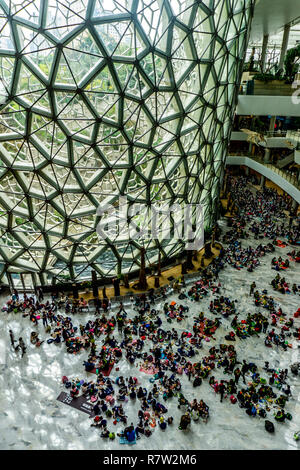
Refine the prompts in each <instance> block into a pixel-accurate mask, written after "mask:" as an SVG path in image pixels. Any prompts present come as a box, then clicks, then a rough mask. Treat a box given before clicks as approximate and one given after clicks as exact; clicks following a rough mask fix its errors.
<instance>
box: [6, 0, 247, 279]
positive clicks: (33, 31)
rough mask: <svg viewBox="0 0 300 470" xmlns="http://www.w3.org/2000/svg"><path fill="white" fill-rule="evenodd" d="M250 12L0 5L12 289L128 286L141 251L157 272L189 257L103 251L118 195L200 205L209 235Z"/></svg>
mask: <svg viewBox="0 0 300 470" xmlns="http://www.w3.org/2000/svg"><path fill="white" fill-rule="evenodd" d="M252 3H253V2H252V0H226V1H225V0H203V1H198V0H172V1H171V0H62V1H59V0H47V1H46V0H34V1H29V0H13V1H9V0H0V79H1V81H0V83H1V86H0V103H1V104H0V161H1V168H0V179H1V188H0V230H1V233H0V236H1V238H0V263H1V269H0V278H1V279H2V281H6V271H7V270H11V272H18V271H19V272H37V273H39V275H40V277H39V280H40V282H41V283H44V284H47V283H51V282H53V279H56V280H69V279H70V280H75V279H83V278H90V272H91V269H95V270H96V271H97V272H98V275H99V276H100V277H101V276H103V277H104V276H111V275H115V274H116V273H119V274H120V273H123V274H124V273H126V272H129V271H132V270H137V269H138V268H139V263H140V248H141V246H144V247H145V248H146V264H148V265H149V264H151V263H157V260H158V256H159V252H160V254H161V258H162V259H164V258H168V257H172V256H175V255H178V254H179V253H180V252H182V251H183V250H184V242H183V241H180V240H174V239H172V238H164V237H162V239H159V240H153V239H149V240H147V241H145V240H144V241H143V242H141V241H139V240H132V239H129V238H126V237H123V238H122V239H121V240H120V239H118V240H116V239H114V238H113V237H109V236H107V238H106V239H103V238H101V237H99V235H98V233H97V230H96V228H97V226H98V224H99V222H101V219H103V218H104V216H103V215H99V212H98V213H97V210H98V208H99V207H100V208H101V207H102V206H103V205H104V204H107V203H111V204H114V203H115V202H116V200H117V198H118V196H120V195H122V196H125V197H127V199H128V201H129V204H130V205H131V206H134V205H135V204H138V203H140V204H143V205H144V206H145V207H147V208H148V209H149V207H151V205H153V204H155V203H161V202H164V203H166V204H170V205H171V204H179V205H183V204H189V203H193V204H202V205H203V208H204V219H205V226H206V227H211V226H212V224H213V223H214V218H215V212H216V207H217V204H218V197H219V180H220V175H221V170H222V166H223V163H224V159H225V157H226V151H227V146H228V141H229V139H230V131H231V124H232V118H233V113H234V105H235V102H236V97H237V92H238V89H239V84H240V79H241V72H242V67H243V59H244V55H245V51H246V46H247V41H248V35H249V24H250V20H251V16H252ZM148 209H147V210H148ZM145 217H146V214H145V213H142V212H140V213H138V214H137V215H136V225H137V226H138V227H140V228H141V227H142V226H143V223H144V221H145ZM162 223H163V222H162V221H158V224H162Z"/></svg>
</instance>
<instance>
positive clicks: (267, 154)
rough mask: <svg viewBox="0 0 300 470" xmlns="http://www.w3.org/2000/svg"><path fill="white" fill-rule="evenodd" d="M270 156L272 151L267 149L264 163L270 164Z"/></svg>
mask: <svg viewBox="0 0 300 470" xmlns="http://www.w3.org/2000/svg"><path fill="white" fill-rule="evenodd" d="M270 156H271V150H270V149H268V148H266V149H265V156H264V162H265V163H269V161H270Z"/></svg>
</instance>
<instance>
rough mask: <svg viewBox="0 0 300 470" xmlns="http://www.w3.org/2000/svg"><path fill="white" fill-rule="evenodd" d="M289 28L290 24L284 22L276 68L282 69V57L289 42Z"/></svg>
mask: <svg viewBox="0 0 300 470" xmlns="http://www.w3.org/2000/svg"><path fill="white" fill-rule="evenodd" d="M290 28H291V26H290V25H289V24H286V25H285V27H284V32H283V38H282V45H281V52H280V59H279V65H278V70H283V64H284V58H285V55H286V51H287V48H288V43H289V36H290Z"/></svg>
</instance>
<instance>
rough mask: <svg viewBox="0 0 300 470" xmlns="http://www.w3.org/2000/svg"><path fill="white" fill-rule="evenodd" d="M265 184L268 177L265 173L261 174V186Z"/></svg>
mask: <svg viewBox="0 0 300 470" xmlns="http://www.w3.org/2000/svg"><path fill="white" fill-rule="evenodd" d="M265 184H266V177H265V176H264V175H261V178H260V187H261V188H264V187H265Z"/></svg>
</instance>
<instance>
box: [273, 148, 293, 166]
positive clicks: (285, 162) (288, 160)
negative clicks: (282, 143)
mask: <svg viewBox="0 0 300 470" xmlns="http://www.w3.org/2000/svg"><path fill="white" fill-rule="evenodd" d="M294 158H295V152H294V151H293V152H292V153H290V154H289V155H288V156H287V157H285V158H284V159H283V160H279V162H277V163H276V166H277V168H284V167H285V166H287V165H290V164H291V163H293V161H294Z"/></svg>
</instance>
